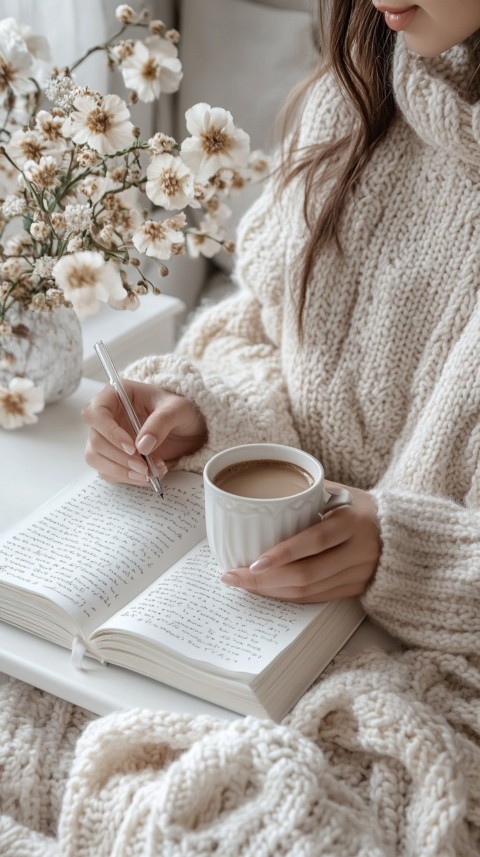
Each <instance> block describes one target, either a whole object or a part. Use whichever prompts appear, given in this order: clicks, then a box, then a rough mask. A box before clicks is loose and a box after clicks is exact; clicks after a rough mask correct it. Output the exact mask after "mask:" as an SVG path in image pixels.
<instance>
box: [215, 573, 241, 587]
mask: <svg viewBox="0 0 480 857" xmlns="http://www.w3.org/2000/svg"><path fill="white" fill-rule="evenodd" d="M220 580H221V581H222V583H226V584H227V586H238V585H239V584H240V583H241V577H240V575H239V574H236V573H235V572H234V571H226V572H225V574H222V576H221V578H220Z"/></svg>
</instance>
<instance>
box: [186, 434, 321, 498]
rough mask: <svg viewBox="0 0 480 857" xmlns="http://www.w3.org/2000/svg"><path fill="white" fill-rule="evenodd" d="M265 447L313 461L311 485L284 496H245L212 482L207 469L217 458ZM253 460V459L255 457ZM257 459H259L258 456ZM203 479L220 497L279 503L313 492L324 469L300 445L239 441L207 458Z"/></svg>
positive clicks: (278, 459)
mask: <svg viewBox="0 0 480 857" xmlns="http://www.w3.org/2000/svg"><path fill="white" fill-rule="evenodd" d="M266 447H268V448H269V450H270V451H272V452H276V451H277V450H278V452H279V453H280V451H282V450H283V451H285V450H290V451H291V452H295V453H298V454H300V455H302V456H305V457H306V458H307V459H308V460H310V461H311V462H312V463H313V465H314V466H315V468H317V470H318V473H317V476H314V474H313V473H311V472H310V471H309V473H310V476H312V478H313V479H314V481H313V483H312V485H309V486H308V488H305V490H304V491H299V492H298V493H296V494H287V495H285V496H284V497H245V496H243V495H240V494H232V493H231V492H230V491H225V490H224V489H223V488H219V487H218V485H215V483H214V482H213V478H214V477H211V476H210V475H209V473H208V472H207V471H208V470H209V468H211V466H214V465H215V463H216V461H217V459H219V458H221V457H222V456H224V455H225V454H226V453H229V452H237V451H240V450H245V451H247V450H249V449H250V450H253V449H254V448H257V449H259V450H262V449H265V448H266ZM263 457H265V458H268V456H267V455H265V456H263ZM243 460H244V459H243V458H240V459H239V461H243ZM247 460H248V459H247ZM253 460H254V461H255V458H254V459H253ZM257 460H260V458H259V459H257ZM284 460H285V459H283V458H281V457H280V456H279V457H278V458H274V461H284ZM231 463H232V464H235V463H238V462H231ZM287 463H289V462H288V461H287ZM224 466H225V467H229V465H228V464H225V465H224ZM299 466H302V465H299ZM221 469H222V468H219V469H218V470H217V471H216V473H215V476H216V475H217V474H218V473H219V472H220V470H221ZM203 479H204V482H205V483H207V484H208V487H209V489H210V490H212V491H213V492H215V493H217V494H219V495H220V496H222V497H235V498H236V499H237V500H238V501H245V502H248V503H254V504H258V505H262V504H265V503H274V504H280V503H284V502H285V501H286V500H291V499H292V497H304V496H305V495H308V494H309V493H313V492H314V491H316V490H318V487H319V485H322V484H323V481H324V479H325V471H324V469H323V466H322V464H321V463H320V461H319V460H318V458H315V456H314V455H312V454H311V453H310V452H306V451H305V450H304V449H300V447H296V446H288V445H287V444H283V443H269V442H268V441H264V442H259V443H240V444H237V445H236V446H229V447H227V448H226V449H222V450H220V452H216V453H215V455H212V457H211V458H209V459H208V461H207V463H206V464H205V466H204V468H203Z"/></svg>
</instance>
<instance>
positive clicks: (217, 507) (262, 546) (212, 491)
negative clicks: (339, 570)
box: [203, 443, 352, 571]
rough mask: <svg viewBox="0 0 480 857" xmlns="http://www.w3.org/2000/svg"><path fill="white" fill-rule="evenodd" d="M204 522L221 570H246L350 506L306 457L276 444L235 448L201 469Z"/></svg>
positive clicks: (346, 495) (318, 466)
mask: <svg viewBox="0 0 480 857" xmlns="http://www.w3.org/2000/svg"><path fill="white" fill-rule="evenodd" d="M203 477H204V487H205V520H206V528H207V538H208V542H209V545H210V548H211V550H212V553H213V555H214V556H215V557H216V559H217V560H218V562H219V563H220V566H221V567H222V569H223V570H225V571H226V570H228V569H230V568H239V567H241V566H249V565H251V564H252V562H255V560H256V559H258V558H259V556H260V555H261V554H263V553H265V551H268V549H269V548H272V547H273V546H274V545H276V544H278V542H281V541H283V540H284V539H288V538H290V536H293V535H295V533H298V532H300V530H304V529H306V528H307V527H311V526H312V524H314V523H317V522H318V521H319V516H320V515H323V514H324V513H325V512H328V511H330V509H334V508H336V507H337V506H343V505H346V504H348V503H351V502H352V496H351V494H350V492H349V491H347V489H346V488H342V489H341V490H340V491H338V492H336V493H335V494H332V493H330V492H329V491H327V490H326V488H325V485H324V474H323V467H322V465H321V464H320V462H319V461H318V460H317V459H316V458H315V457H314V456H313V455H310V454H309V453H308V452H304V451H303V450H301V449H296V448H295V447H291V446H283V445H282V444H276V443H252V444H243V445H242V446H234V447H231V448H230V449H225V450H224V451H223V452H219V453H217V455H214V456H213V458H211V459H210V460H209V461H208V462H207V464H206V465H205V468H204V471H203Z"/></svg>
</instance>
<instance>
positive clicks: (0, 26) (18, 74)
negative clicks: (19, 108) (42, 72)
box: [0, 18, 33, 100]
mask: <svg viewBox="0 0 480 857" xmlns="http://www.w3.org/2000/svg"><path fill="white" fill-rule="evenodd" d="M32 67H33V57H32V55H31V53H30V51H29V50H28V48H27V45H26V43H25V39H24V38H23V36H22V33H21V31H20V28H19V26H18V24H17V22H16V21H15V19H14V18H4V19H3V21H0V98H1V99H2V100H3V99H4V97H5V96H6V94H7V93H8V91H9V90H11V91H12V92H13V93H14V94H15V95H26V94H27V93H28V92H32V89H33V83H32V81H31V80H29V78H30V77H31V76H32Z"/></svg>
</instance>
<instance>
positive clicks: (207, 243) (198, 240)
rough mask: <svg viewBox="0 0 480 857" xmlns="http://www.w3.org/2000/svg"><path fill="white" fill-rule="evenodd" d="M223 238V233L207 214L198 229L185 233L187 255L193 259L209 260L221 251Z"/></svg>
mask: <svg viewBox="0 0 480 857" xmlns="http://www.w3.org/2000/svg"><path fill="white" fill-rule="evenodd" d="M224 238H225V231H224V230H223V229H222V228H221V227H220V225H219V224H218V223H217V222H216V221H215V220H212V218H210V217H209V216H208V214H207V216H206V217H205V218H204V219H203V220H202V222H201V223H200V224H199V227H198V229H189V230H188V232H187V247H188V253H189V255H190V256H192V257H193V258H195V257H197V256H205V257H206V258H207V259H211V258H212V256H215V255H216V254H217V253H218V252H219V250H221V249H222V242H223V241H224Z"/></svg>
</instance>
